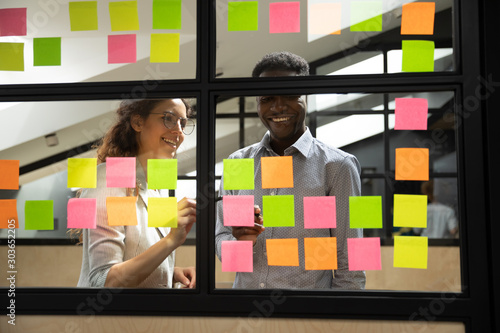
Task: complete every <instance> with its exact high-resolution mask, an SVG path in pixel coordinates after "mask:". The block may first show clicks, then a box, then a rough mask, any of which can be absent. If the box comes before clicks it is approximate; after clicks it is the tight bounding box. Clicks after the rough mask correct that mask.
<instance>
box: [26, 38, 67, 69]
mask: <svg viewBox="0 0 500 333" xmlns="http://www.w3.org/2000/svg"><path fill="white" fill-rule="evenodd" d="M33 66H61V37H51V38H33Z"/></svg>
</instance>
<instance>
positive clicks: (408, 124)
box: [394, 98, 429, 130]
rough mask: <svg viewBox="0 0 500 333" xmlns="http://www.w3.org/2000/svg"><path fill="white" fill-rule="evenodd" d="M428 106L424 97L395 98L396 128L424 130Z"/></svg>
mask: <svg viewBox="0 0 500 333" xmlns="http://www.w3.org/2000/svg"><path fill="white" fill-rule="evenodd" d="M428 110H429V107H428V103H427V99H425V98H396V108H395V110H394V114H395V117H396V123H395V125H394V129H396V130H426V129H427V113H428Z"/></svg>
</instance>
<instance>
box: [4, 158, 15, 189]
mask: <svg viewBox="0 0 500 333" xmlns="http://www.w3.org/2000/svg"><path fill="white" fill-rule="evenodd" d="M0 190H19V161H18V160H0Z"/></svg>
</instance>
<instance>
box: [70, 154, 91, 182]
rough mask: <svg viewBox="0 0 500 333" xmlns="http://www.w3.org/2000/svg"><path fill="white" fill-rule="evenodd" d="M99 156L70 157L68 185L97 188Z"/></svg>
mask: <svg viewBox="0 0 500 333" xmlns="http://www.w3.org/2000/svg"><path fill="white" fill-rule="evenodd" d="M96 184H97V158H68V187H84V188H95V187H96Z"/></svg>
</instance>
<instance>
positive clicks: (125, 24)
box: [109, 1, 139, 31]
mask: <svg viewBox="0 0 500 333" xmlns="http://www.w3.org/2000/svg"><path fill="white" fill-rule="evenodd" d="M109 18H110V21H111V31H131V30H139V14H138V12H137V1H117V2H110V3H109Z"/></svg>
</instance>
